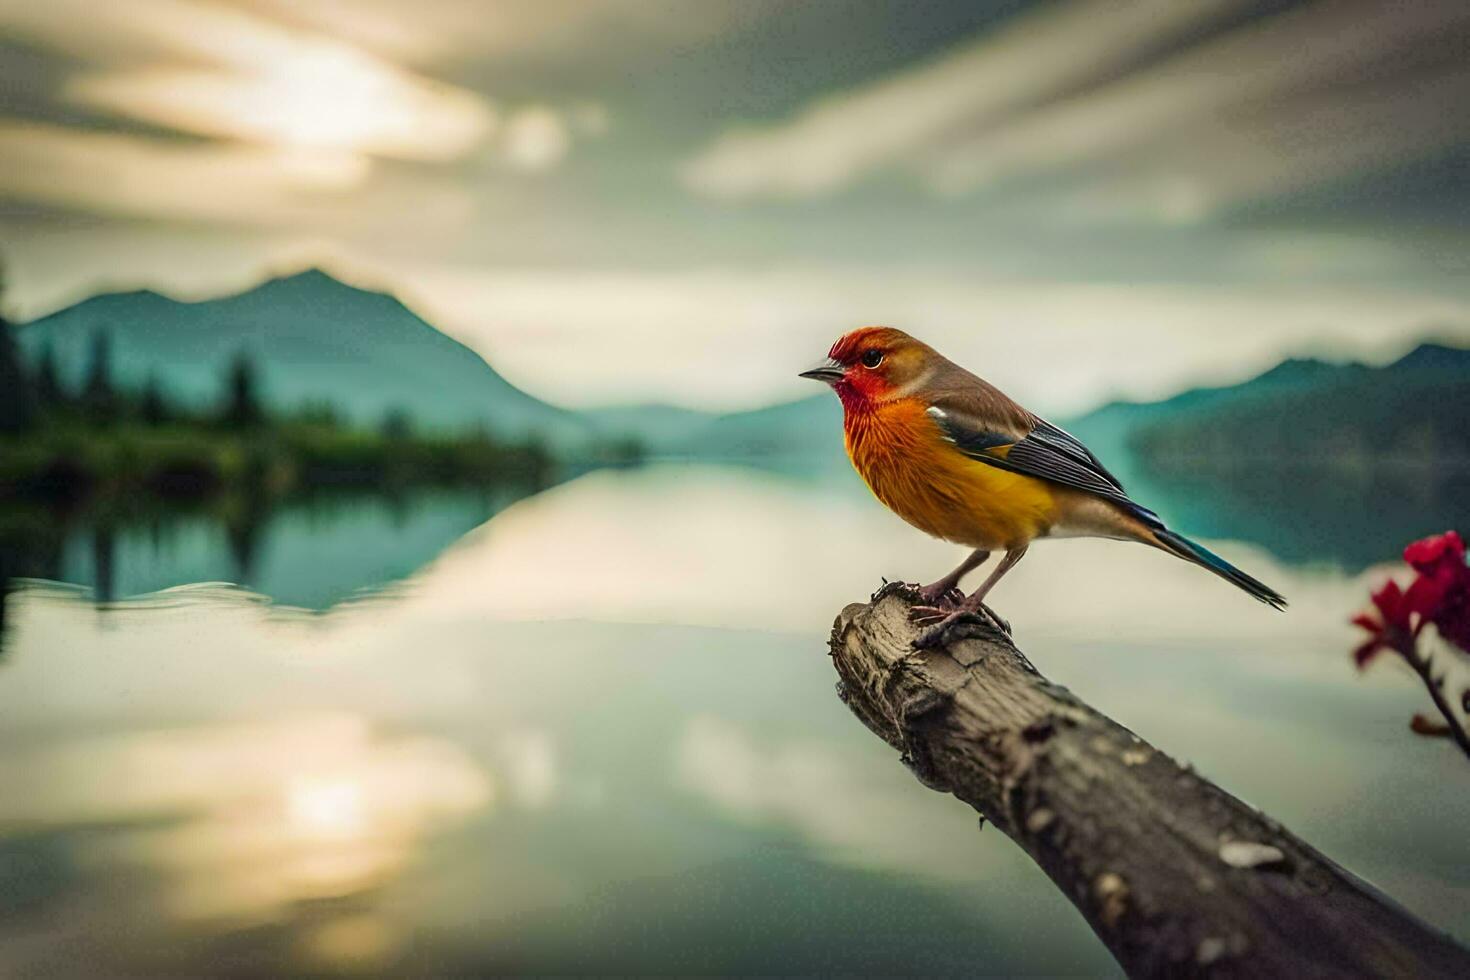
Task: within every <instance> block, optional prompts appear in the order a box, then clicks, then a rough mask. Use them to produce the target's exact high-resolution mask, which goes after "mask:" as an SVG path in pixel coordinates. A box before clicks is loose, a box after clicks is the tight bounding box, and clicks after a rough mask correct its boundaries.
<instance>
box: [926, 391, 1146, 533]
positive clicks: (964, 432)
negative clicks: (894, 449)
mask: <svg viewBox="0 0 1470 980" xmlns="http://www.w3.org/2000/svg"><path fill="white" fill-rule="evenodd" d="M928 411H929V415H930V417H931V418H933V419H934V420H935V421H936V422H937V423H938V424H939V429H940V431H941V432H942V433H943V434H944V437H945V438H946V439H948V440H949V441H950V442H951V443H953V444H954V446H955V448H956V449H958V450H959V451H960V452H962V453H964V454H965V455H966V456H968V457H970V458H971V459H974V460H978V461H980V462H982V463H987V464H989V465H991V466H995V467H997V468H999V469H1003V470H1011V471H1012V472H1015V473H1024V474H1025V475H1027V476H1034V477H1039V478H1041V479H1043V480H1050V481H1051V482H1053V483H1059V484H1061V485H1062V486H1065V487H1071V488H1073V489H1074V490H1081V491H1083V492H1085V493H1091V494H1096V495H1097V496H1099V497H1102V498H1104V499H1107V500H1111V501H1114V502H1116V503H1119V504H1122V505H1124V506H1125V507H1127V508H1128V509H1129V510H1130V511H1132V512H1134V513H1137V514H1139V515H1140V516H1147V517H1149V518H1152V519H1154V520H1157V518H1156V517H1155V516H1154V514H1153V512H1152V511H1149V510H1147V509H1146V508H1144V507H1142V506H1140V505H1139V504H1137V503H1135V502H1134V501H1133V500H1132V499H1131V498H1129V496H1128V492H1127V491H1126V490H1124V489H1123V484H1122V483H1121V482H1119V480H1118V478H1117V477H1116V476H1114V475H1113V474H1112V473H1111V472H1109V471H1108V468H1107V467H1106V466H1104V465H1103V464H1102V463H1101V461H1099V460H1098V458H1097V457H1096V456H1094V455H1093V454H1092V451H1091V450H1089V449H1088V448H1087V447H1086V446H1084V445H1083V444H1082V443H1081V442H1080V441H1079V440H1078V439H1077V438H1076V437H1075V436H1073V435H1072V434H1071V433H1069V432H1067V431H1066V430H1065V429H1062V428H1060V427H1058V426H1055V425H1052V424H1051V423H1050V422H1047V421H1046V420H1045V419H1039V418H1038V419H1035V420H1034V421H1035V426H1034V428H1032V429H1031V431H1030V432H1028V433H1025V434H1024V435H1021V436H1019V437H1018V436H1017V434H1016V433H1014V432H1007V431H1004V430H1002V429H1000V428H998V427H993V426H989V425H986V424H985V423H983V422H981V421H979V420H977V419H976V418H974V417H973V416H970V415H967V414H965V413H963V412H960V411H955V410H953V409H947V408H945V406H943V405H932V406H930V408H929V410H928Z"/></svg>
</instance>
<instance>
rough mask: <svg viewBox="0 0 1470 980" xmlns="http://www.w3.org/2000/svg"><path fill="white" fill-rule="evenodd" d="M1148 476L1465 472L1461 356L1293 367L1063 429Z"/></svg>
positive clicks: (1439, 348) (1110, 411)
mask: <svg viewBox="0 0 1470 980" xmlns="http://www.w3.org/2000/svg"><path fill="white" fill-rule="evenodd" d="M1070 426H1071V428H1072V429H1073V431H1074V432H1075V433H1076V434H1077V435H1078V436H1080V437H1081V438H1083V439H1084V440H1085V441H1087V442H1089V444H1091V445H1092V446H1093V448H1094V449H1095V450H1096V451H1097V452H1099V453H1100V454H1103V455H1107V454H1108V452H1109V450H1119V449H1124V450H1127V451H1128V452H1130V453H1132V454H1133V455H1135V456H1137V457H1139V459H1140V461H1148V462H1149V463H1150V465H1152V466H1154V467H1158V466H1163V465H1166V464H1169V463H1170V462H1171V461H1172V462H1174V463H1179V462H1181V461H1189V462H1190V463H1191V465H1196V464H1202V463H1212V464H1213V465H1221V466H1228V465H1236V464H1239V463H1243V462H1248V461H1251V460H1263V459H1265V460H1285V461H1289V462H1292V463H1297V464H1300V463H1305V462H1311V461H1315V462H1319V463H1321V462H1331V463H1333V464H1334V465H1339V466H1343V465H1352V466H1374V465H1378V464H1379V463H1380V462H1383V463H1389V462H1395V461H1398V462H1403V461H1405V460H1409V459H1412V460H1415V461H1417V462H1419V463H1422V464H1426V465H1438V464H1443V463H1448V462H1460V463H1464V464H1467V465H1470V350H1464V349H1460V348H1455V347H1448V346H1445V345H1442V344H1421V345H1420V346H1419V347H1417V348H1415V349H1414V350H1413V351H1411V352H1410V353H1408V354H1406V355H1404V356H1403V357H1402V358H1400V359H1399V360H1397V361H1395V362H1394V363H1392V364H1389V365H1386V366H1384V367H1376V368H1375V367H1369V366H1367V365H1364V364H1359V363H1356V362H1348V363H1342V364H1333V363H1330V362H1327V361H1320V360H1316V359H1300V358H1293V359H1290V360H1286V361H1283V362H1282V363H1280V364H1278V365H1277V366H1276V367H1274V368H1272V369H1271V370H1269V371H1267V372H1265V373H1264V374H1261V375H1258V376H1257V377H1255V378H1251V379H1250V380H1248V381H1244V382H1241V383H1240V384H1236V385H1229V386H1226V387H1221V388H1197V389H1192V390H1190V391H1186V392H1183V393H1181V394H1179V395H1175V396H1174V397H1173V398H1168V399H1165V400H1163V401H1158V402H1149V403H1129V402H1117V403H1113V404H1111V405H1106V406H1104V407H1102V408H1100V409H1098V410H1097V411H1095V412H1092V413H1090V414H1089V415H1086V416H1083V417H1082V418H1079V419H1075V420H1073V421H1072V422H1071V423H1070Z"/></svg>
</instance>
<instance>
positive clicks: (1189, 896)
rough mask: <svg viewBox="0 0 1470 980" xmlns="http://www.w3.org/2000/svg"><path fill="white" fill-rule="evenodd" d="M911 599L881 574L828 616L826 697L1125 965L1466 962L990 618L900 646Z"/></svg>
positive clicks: (908, 628) (1413, 971)
mask: <svg viewBox="0 0 1470 980" xmlns="http://www.w3.org/2000/svg"><path fill="white" fill-rule="evenodd" d="M914 600H915V596H914V593H913V591H912V589H911V588H910V587H908V586H902V585H896V584H895V585H888V586H885V587H884V588H883V589H882V590H880V591H879V592H878V594H877V595H875V596H874V597H873V601H872V602H870V603H867V604H861V603H858V604H854V605H850V606H848V607H847V608H846V609H844V610H843V611H842V614H841V615H840V616H839V617H838V618H837V622H836V624H835V625H834V627H833V631H832V640H831V651H832V660H833V663H834V664H835V666H836V668H837V673H838V675H839V676H840V677H841V683H840V685H839V691H840V693H841V695H842V698H843V700H844V701H845V702H846V703H847V705H848V707H849V708H850V709H851V710H852V712H853V713H854V714H855V715H857V716H858V718H859V719H860V720H861V721H862V722H863V723H864V724H865V725H867V726H868V728H870V729H872V731H873V732H874V733H876V734H877V735H878V736H879V737H880V738H882V739H883V740H884V741H886V742H888V743H889V744H890V745H892V746H893V747H894V748H896V749H898V751H899V752H900V753H902V757H903V760H904V762H905V763H907V764H908V765H909V767H910V768H911V769H912V770H913V772H914V773H915V774H916V775H917V776H918V777H919V779H920V780H921V781H922V782H923V783H924V784H925V785H927V786H929V787H931V788H933V789H936V790H940V791H942V792H949V793H953V794H954V795H955V796H957V797H959V798H960V799H961V800H963V801H965V802H966V803H968V804H970V805H971V806H973V807H974V808H975V809H976V810H978V811H979V812H980V813H981V814H982V815H983V816H984V817H985V819H986V820H988V821H990V822H991V823H992V824H994V825H995V826H996V827H997V828H999V829H1000V830H1001V831H1003V832H1004V833H1005V834H1006V835H1008V836H1009V837H1010V838H1011V839H1013V840H1014V841H1015V842H1016V843H1017V844H1019V845H1020V846H1021V847H1022V849H1024V850H1025V851H1026V853H1027V854H1029V855H1031V857H1032V859H1033V860H1035V861H1036V863H1037V864H1038V865H1040V866H1041V869H1042V870H1043V871H1045V872H1046V873H1047V875H1048V876H1049V877H1050V878H1051V879H1052V881H1053V882H1054V883H1055V884H1056V885H1057V887H1058V888H1060V889H1061V890H1062V892H1063V894H1065V895H1066V896H1067V897H1068V898H1069V899H1071V900H1072V902H1073V904H1075V905H1076V906H1077V908H1078V910H1079V911H1080V912H1081V913H1082V914H1083V916H1085V917H1086V919H1087V921H1088V923H1089V924H1090V925H1091V926H1092V928H1093V930H1094V931H1095V932H1096V933H1097V935H1098V937H1099V938H1100V939H1101V940H1102V941H1103V943H1105V944H1106V945H1107V947H1108V949H1109V950H1111V951H1112V953H1113V955H1114V956H1115V957H1116V958H1117V960H1118V962H1119V963H1120V964H1121V965H1122V967H1123V969H1124V970H1126V971H1127V972H1128V974H1129V975H1130V976H1134V977H1155V976H1178V975H1209V976H1251V977H1267V976H1270V977H1324V976H1354V977H1360V976H1413V977H1437V976H1443V977H1452V976H1453V977H1470V952H1467V951H1466V950H1465V949H1464V948H1462V947H1460V946H1459V945H1457V944H1456V943H1455V942H1454V941H1453V940H1451V939H1450V938H1449V937H1448V936H1445V935H1444V934H1442V933H1440V932H1438V931H1436V930H1435V929H1433V928H1431V927H1430V926H1428V925H1426V924H1425V923H1423V922H1421V921H1420V920H1418V919H1416V918H1415V917H1414V916H1412V915H1411V914H1410V913H1409V912H1407V911H1406V910H1405V909H1403V908H1402V907H1400V906H1399V905H1397V904H1396V903H1394V902H1393V901H1392V900H1391V899H1389V898H1387V897H1386V896H1384V895H1383V894H1381V893H1379V892H1377V891H1376V890H1374V889H1373V888H1372V887H1371V886H1370V885H1368V884H1366V883H1365V882H1363V881H1361V880H1359V879H1357V878H1356V877H1354V876H1353V875H1352V874H1350V873H1349V872H1347V871H1346V870H1344V869H1343V868H1340V867H1338V866H1337V865H1336V864H1334V863H1333V862H1332V861H1331V860H1329V859H1328V858H1326V857H1324V856H1323V855H1322V854H1319V853H1318V852H1317V851H1315V850H1314V849H1313V848H1312V847H1310V846H1309V845H1307V844H1306V843H1304V842H1302V841H1301V840H1299V839H1298V838H1296V837H1295V836H1293V835H1292V834H1291V833H1290V832H1288V831H1287V830H1285V829H1284V828H1282V827H1281V825H1280V824H1278V823H1276V822H1275V821H1274V820H1272V819H1271V818H1269V817H1267V816H1266V815H1264V814H1262V813H1260V812H1259V811H1257V810H1255V809H1253V808H1252V807H1250V806H1248V805H1246V804H1245V803H1242V802H1241V801H1240V800H1237V799H1236V798H1235V797H1233V796H1231V795H1230V794H1229V793H1226V792H1225V791H1224V790H1222V789H1220V788H1219V787H1217V786H1215V785H1214V784H1213V783H1211V782H1209V781H1208V780H1206V779H1204V778H1202V777H1201V776H1199V775H1198V774H1197V773H1195V772H1194V771H1193V770H1192V769H1191V768H1190V767H1189V766H1187V765H1181V764H1179V763H1178V762H1175V761H1174V760H1173V759H1171V758H1169V757H1168V756H1167V755H1164V754H1163V753H1162V752H1160V751H1158V750H1157V749H1155V748H1154V747H1153V746H1151V745H1149V744H1148V743H1147V742H1145V741H1143V740H1142V739H1140V738H1139V737H1138V736H1136V735H1134V734H1133V733H1132V732H1130V731H1128V730H1127V729H1126V728H1124V727H1122V726H1121V725H1119V724H1117V723H1116V722H1114V721H1112V720H1110V719H1108V718H1106V717H1104V716H1103V715H1101V714H1100V713H1098V712H1097V711H1095V710H1094V709H1092V708H1090V707H1088V706H1087V705H1086V704H1084V703H1082V701H1080V700H1079V699H1078V698H1077V697H1076V696H1075V695H1073V694H1072V693H1071V692H1069V691H1067V690H1066V689H1065V688H1063V687H1059V686H1057V685H1055V684H1053V683H1051V682H1050V681H1048V680H1047V679H1046V678H1044V677H1042V676H1041V674H1039V673H1038V672H1037V671H1036V669H1035V668H1034V667H1032V666H1031V664H1030V663H1029V662H1028V661H1027V660H1026V658H1025V657H1024V656H1023V655H1022V654H1021V652H1020V651H1019V650H1017V649H1016V647H1015V646H1014V645H1013V644H1012V643H1011V641H1010V638H1009V637H1007V636H1006V635H1005V634H1003V633H1001V632H1000V631H999V630H996V629H994V628H993V627H990V626H983V625H980V624H978V623H976V624H973V625H971V624H966V625H964V626H961V627H958V628H956V629H955V630H952V631H951V633H950V634H949V636H948V637H947V638H946V639H945V641H944V642H943V643H942V644H941V645H939V646H936V647H935V648H933V649H927V650H915V649H914V648H913V641H914V639H915V637H916V636H917V635H918V632H919V629H918V628H917V627H915V626H913V625H912V624H911V623H910V622H909V617H908V613H909V608H910V607H911V606H912V605H913V603H914Z"/></svg>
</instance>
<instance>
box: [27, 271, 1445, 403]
mask: <svg viewBox="0 0 1470 980" xmlns="http://www.w3.org/2000/svg"><path fill="white" fill-rule="evenodd" d="M312 274H316V275H319V276H322V277H324V278H326V279H328V280H330V281H331V282H333V283H335V284H337V285H340V286H345V287H347V288H349V289H354V290H357V291H359V292H366V293H371V294H374V295H380V296H387V297H389V298H391V299H393V300H396V301H397V302H399V303H401V304H402V305H403V307H404V308H405V309H407V310H408V311H409V312H410V313H412V314H413V315H414V316H416V317H418V318H419V319H420V320H422V321H423V322H424V323H425V324H427V325H428V326H429V327H431V328H433V329H434V330H436V331H438V332H440V333H443V334H444V335H445V336H447V337H449V338H450V339H452V340H455V341H458V342H459V343H462V344H464V345H465V346H466V347H468V348H469V349H470V350H471V351H472V352H473V353H475V354H476V355H477V356H478V357H479V358H480V359H481V360H482V361H484V363H485V364H486V365H487V366H488V367H489V368H490V369H491V370H493V371H495V372H496V373H498V374H500V375H502V376H503V377H505V378H506V380H507V381H509V382H511V383H512V384H513V385H515V386H516V387H518V388H520V389H521V390H522V391H525V392H526V393H527V394H529V395H532V396H533V397H535V398H537V399H539V400H541V401H544V402H546V403H547V404H549V405H551V406H553V407H556V408H562V409H567V410H570V411H581V412H585V411H596V410H598V409H608V410H618V409H667V410H671V411H698V412H704V413H706V414H709V415H711V416H715V417H718V416H721V415H734V414H741V413H744V412H756V411H761V410H763V409H768V408H777V407H780V406H783V405H791V404H795V403H797V402H806V401H813V400H820V399H822V398H825V397H827V396H828V393H827V392H818V393H815V394H808V395H802V394H796V395H794V396H792V397H786V398H778V399H775V400H767V401H761V402H755V403H751V404H748V405H735V406H733V407H710V406H708V405H705V406H700V405H694V404H688V403H684V402H679V401H673V400H665V401H647V400H646V401H602V402H593V403H588V404H572V403H567V402H562V401H558V400H556V399H554V398H548V397H546V396H544V395H542V394H541V393H539V392H537V391H535V390H534V388H531V387H528V386H527V385H525V384H522V383H521V382H520V381H518V380H517V379H515V378H513V377H510V376H508V375H506V373H505V372H504V371H503V370H502V369H501V367H500V366H499V365H497V364H496V363H495V362H494V361H493V359H492V355H491V354H487V353H486V352H484V351H481V350H478V349H476V348H475V347H474V346H473V345H471V344H469V343H468V342H466V341H465V340H464V339H463V338H460V337H456V336H455V335H454V334H453V333H451V332H449V331H446V330H444V328H443V327H441V326H440V325H439V324H437V323H435V322H434V320H433V319H432V318H431V317H430V316H429V315H427V314H426V313H424V312H423V311H421V310H420V309H419V308H418V307H417V306H416V304H415V302H414V301H413V299H412V297H405V296H402V295H400V294H399V293H398V292H396V291H395V290H394V287H393V286H392V285H390V284H387V283H371V282H360V281H353V279H352V277H350V276H348V275H345V274H343V273H342V272H340V271H339V270H336V269H333V268H331V267H330V265H329V264H328V263H320V262H310V261H308V262H307V263H306V264H303V265H299V266H296V267H294V268H291V269H273V270H270V271H269V272H267V273H266V274H265V276H264V278H259V279H255V280H253V281H251V282H249V283H247V284H245V285H243V286H239V287H230V288H228V289H226V290H225V291H222V292H215V291H208V290H206V291H200V292H196V293H188V292H184V293H183V294H182V295H180V294H179V293H177V292H173V291H169V290H164V289H156V288H153V287H149V286H142V287H137V288H116V289H109V288H103V289H101V290H100V291H98V292H94V293H91V294H89V295H86V296H83V297H81V298H79V299H76V300H74V301H72V302H68V303H64V304H62V305H60V306H58V307H56V308H54V309H50V310H47V311H45V312H43V313H40V314H39V315H36V316H33V317H30V318H28V319H26V320H20V321H17V324H16V325H17V326H19V327H21V328H24V327H27V326H29V325H30V324H32V323H36V322H39V321H41V320H45V319H46V318H48V317H50V316H53V315H55V314H58V313H64V312H66V311H67V310H68V309H71V308H72V307H75V306H79V305H81V304H83V303H86V302H88V301H90V300H94V299H100V298H104V297H107V296H122V295H129V294H135V293H149V294H152V295H156V296H161V297H162V298H164V299H167V300H169V301H171V302H175V303H181V304H185V305H193V304H202V303H209V302H212V301H215V300H223V299H229V298H232V297H235V296H242V295H244V294H246V293H250V292H254V291H255V290H257V289H260V288H262V287H264V286H268V285H270V284H272V283H276V282H282V281H286V280H291V279H298V278H301V277H304V276H308V275H312ZM1450 333H1451V331H1450V330H1449V329H1447V328H1441V329H1440V330H1438V331H1436V330H1434V329H1433V328H1426V329H1425V330H1424V331H1422V332H1420V333H1419V334H1417V335H1416V336H1411V337H1409V338H1406V341H1405V345H1402V346H1394V347H1390V348H1385V349H1379V350H1377V351H1374V352H1371V353H1367V354H1363V353H1353V352H1342V351H1336V352H1319V351H1317V350H1313V349H1312V348H1311V347H1310V346H1308V347H1307V348H1306V349H1304V350H1302V351H1300V352H1295V353H1294V352H1290V351H1288V352H1286V353H1285V354H1283V356H1282V357H1281V358H1280V359H1279V360H1277V361H1275V362H1273V363H1271V364H1268V365H1266V366H1264V367H1261V368H1259V369H1252V370H1249V371H1247V372H1245V373H1243V374H1240V375H1239V376H1232V375H1229V374H1228V373H1227V374H1226V375H1224V376H1223V377H1221V378H1220V379H1217V380H1210V381H1206V380H1199V381H1196V382H1191V381H1190V380H1189V379H1187V378H1186V379H1184V380H1183V381H1182V382H1181V384H1180V387H1178V388H1177V389H1175V390H1172V391H1167V392H1165V393H1164V394H1162V395H1159V396H1158V397H1156V398H1150V399H1140V398H1130V397H1127V396H1114V397H1106V396H1105V397H1103V398H1101V399H1100V400H1098V401H1096V402H1094V403H1092V404H1091V405H1087V406H1084V407H1083V408H1082V409H1081V410H1080V411H1073V412H1070V413H1068V414H1067V415H1060V414H1059V415H1056V416H1055V417H1057V418H1063V419H1072V418H1080V417H1083V416H1086V415H1089V414H1091V413H1093V412H1097V411H1101V410H1102V409H1105V408H1108V407H1110V406H1114V405H1120V404H1122V405H1127V404H1149V403H1152V402H1158V401H1166V400H1168V399H1170V398H1173V397H1175V396H1178V395H1182V394H1186V393H1188V392H1191V391H1198V390H1202V389H1209V388H1222V387H1231V386H1234V385H1240V384H1247V383H1249V382H1251V381H1253V380H1255V379H1257V378H1259V377H1261V376H1262V375H1264V374H1267V373H1269V372H1271V371H1273V370H1275V369H1276V368H1278V367H1280V366H1282V365H1284V364H1287V363H1291V362H1301V361H1315V362H1319V363H1325V364H1330V365H1333V366H1338V367H1343V366H1349V365H1353V364H1361V365H1364V366H1366V367H1370V368H1384V367H1388V366H1390V365H1392V364H1395V363H1397V362H1398V361H1399V360H1401V359H1403V358H1405V357H1407V356H1408V355H1410V354H1412V353H1413V352H1415V351H1417V350H1419V349H1420V348H1423V347H1426V346H1434V347H1443V348H1449V349H1453V350H1470V336H1467V337H1466V338H1464V339H1463V340H1462V341H1461V342H1459V343H1456V341H1455V339H1454V338H1453V337H1451V336H1449V334H1450ZM1375 354H1376V355H1379V356H1373V355H1375ZM1041 414H1043V415H1045V414H1047V413H1046V412H1045V411H1042V412H1041Z"/></svg>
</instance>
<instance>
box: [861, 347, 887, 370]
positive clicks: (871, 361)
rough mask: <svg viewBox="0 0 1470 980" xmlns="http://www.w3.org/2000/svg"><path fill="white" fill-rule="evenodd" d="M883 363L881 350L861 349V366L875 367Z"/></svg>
mask: <svg viewBox="0 0 1470 980" xmlns="http://www.w3.org/2000/svg"><path fill="white" fill-rule="evenodd" d="M882 363H883V352H882V351H881V350H865V351H863V367H865V368H875V367H877V366H878V365H879V364H882Z"/></svg>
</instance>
